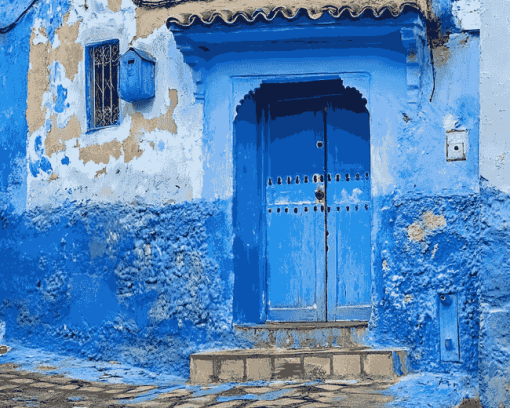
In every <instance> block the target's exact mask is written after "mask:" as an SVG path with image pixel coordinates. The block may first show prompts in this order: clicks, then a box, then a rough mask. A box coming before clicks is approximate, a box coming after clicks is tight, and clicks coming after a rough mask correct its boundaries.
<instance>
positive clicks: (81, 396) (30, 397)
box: [0, 363, 392, 408]
mask: <svg viewBox="0 0 510 408" xmlns="http://www.w3.org/2000/svg"><path fill="white" fill-rule="evenodd" d="M17 368H18V367H17V365H16V364H12V363H9V364H0V405H1V406H2V407H66V408H67V407H87V408H96V407H97V408H99V407H133V408H134V407H165V408H166V407H179V408H194V407H204V406H208V407H209V406H211V407H218V408H223V407H225V408H227V407H228V408H237V407H253V408H254V407H273V406H275V407H276V406H278V407H284V406H285V407H302V408H311V407H314V408H320V407H349V408H357V407H360V408H361V407H380V406H384V405H385V403H387V402H389V401H391V399H392V397H390V396H385V395H382V394H380V391H382V390H384V389H386V388H388V387H389V386H390V385H391V384H392V383H391V382H386V383H378V382H357V383H349V382H340V381H338V382H317V381H316V382H313V383H310V382H308V383H307V382H294V383H289V382H287V383H283V382H273V383H267V384H265V385H263V386H258V387H257V386H253V385H248V384H235V385H223V386H210V387H197V386H195V387H187V388H188V389H186V388H182V387H181V388H176V387H173V388H174V389H165V388H164V387H157V386H154V385H145V386H140V385H128V384H106V383H102V382H92V381H82V380H76V379H71V378H68V377H64V376H58V375H45V374H40V373H33V372H27V371H20V370H19V369H17ZM43 369H44V367H40V370H43ZM49 369H51V367H49ZM189 388H191V389H189Z"/></svg>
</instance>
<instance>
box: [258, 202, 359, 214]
mask: <svg viewBox="0 0 510 408" xmlns="http://www.w3.org/2000/svg"><path fill="white" fill-rule="evenodd" d="M317 207H318V206H314V207H313V210H314V211H317ZM340 208H342V207H336V210H337V211H340ZM364 208H365V210H366V211H368V204H365V206H364ZM284 210H285V212H286V213H288V212H289V208H288V207H285V209H284ZM304 210H305V212H308V207H305V208H304ZM345 210H346V211H349V210H350V206H346V207H345ZM358 210H359V206H358V205H355V206H354V211H358ZM321 211H322V212H324V206H323V205H321ZM333 211H334V210H333ZM268 212H270V213H272V212H273V211H272V209H271V208H269V209H268ZM276 212H277V213H280V212H281V211H280V207H277V208H276ZM294 212H295V213H296V214H297V212H298V208H297V207H294ZM328 212H331V207H328Z"/></svg>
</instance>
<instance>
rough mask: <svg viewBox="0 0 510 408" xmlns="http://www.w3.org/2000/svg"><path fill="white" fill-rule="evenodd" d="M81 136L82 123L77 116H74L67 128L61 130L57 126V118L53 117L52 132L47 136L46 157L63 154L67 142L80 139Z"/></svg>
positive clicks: (45, 142) (45, 143)
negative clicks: (57, 153) (58, 153)
mask: <svg viewBox="0 0 510 408" xmlns="http://www.w3.org/2000/svg"><path fill="white" fill-rule="evenodd" d="M80 134H81V125H80V121H79V120H78V118H77V117H76V116H75V115H72V116H71V118H70V119H69V122H67V126H66V127H65V128H59V127H58V125H57V116H56V115H52V116H51V130H50V131H49V132H48V135H47V136H46V140H45V141H44V147H45V148H46V155H47V156H49V157H51V156H52V155H53V154H54V153H56V152H63V151H65V149H66V146H65V142H66V141H67V140H71V139H73V138H79V137H80Z"/></svg>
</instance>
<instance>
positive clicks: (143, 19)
mask: <svg viewBox="0 0 510 408" xmlns="http://www.w3.org/2000/svg"><path fill="white" fill-rule="evenodd" d="M135 19H136V36H135V38H133V41H134V40H135V39H137V38H146V37H148V36H149V35H150V34H152V33H153V32H154V31H155V30H156V29H157V28H159V27H161V26H162V25H164V24H165V22H166V20H167V19H168V10H167V9H166V8H164V7H163V8H152V9H149V8H144V7H137V8H136V14H135Z"/></svg>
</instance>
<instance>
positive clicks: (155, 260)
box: [0, 201, 239, 377]
mask: <svg viewBox="0 0 510 408" xmlns="http://www.w3.org/2000/svg"><path fill="white" fill-rule="evenodd" d="M229 205H230V203H228V202H224V201H216V202H203V201H197V202H194V203H186V204H180V205H174V206H168V207H157V206H140V207H137V206H134V207H133V206H131V207H125V206H118V205H114V206H100V205H75V204H71V203H66V205H64V206H63V207H61V208H59V209H58V211H55V210H37V211H33V212H28V213H26V214H24V215H23V216H13V215H12V216H9V215H7V216H5V217H4V219H3V225H2V228H3V229H2V239H1V240H0V251H2V253H3V254H4V255H3V256H2V258H1V260H0V268H1V270H2V282H1V284H0V298H1V299H2V304H1V307H0V313H1V315H0V316H1V317H0V318H1V319H2V320H3V321H4V322H5V325H6V340H7V341H10V340H15V339H17V340H23V344H24V345H25V346H27V345H31V346H34V347H42V348H47V349H52V350H55V351H61V352H70V353H72V354H75V355H81V356H83V357H86V358H90V359H93V360H102V361H105V360H122V361H126V362H131V363H132V364H136V365H140V366H144V367H150V368H152V369H154V370H158V369H168V368H169V367H172V370H173V371H174V373H175V374H179V375H181V376H184V377H186V376H187V375H188V369H189V367H188V364H189V361H188V356H189V354H190V353H192V352H196V351H198V350H201V349H204V348H205V349H207V348H214V347H224V346H225V345H226V344H228V345H230V346H234V345H235V344H236V340H235V339H234V338H233V335H232V332H231V322H232V317H231V316H232V310H231V304H232V283H231V282H232V279H231V276H230V275H231V271H232V259H231V257H230V253H228V252H226V251H225V248H228V243H227V242H226V241H227V240H228V237H230V236H231V235H232V233H231V227H230V226H229V223H228V220H227V218H226V216H225V214H226V212H227V208H228V206H229ZM238 345H239V344H238Z"/></svg>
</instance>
